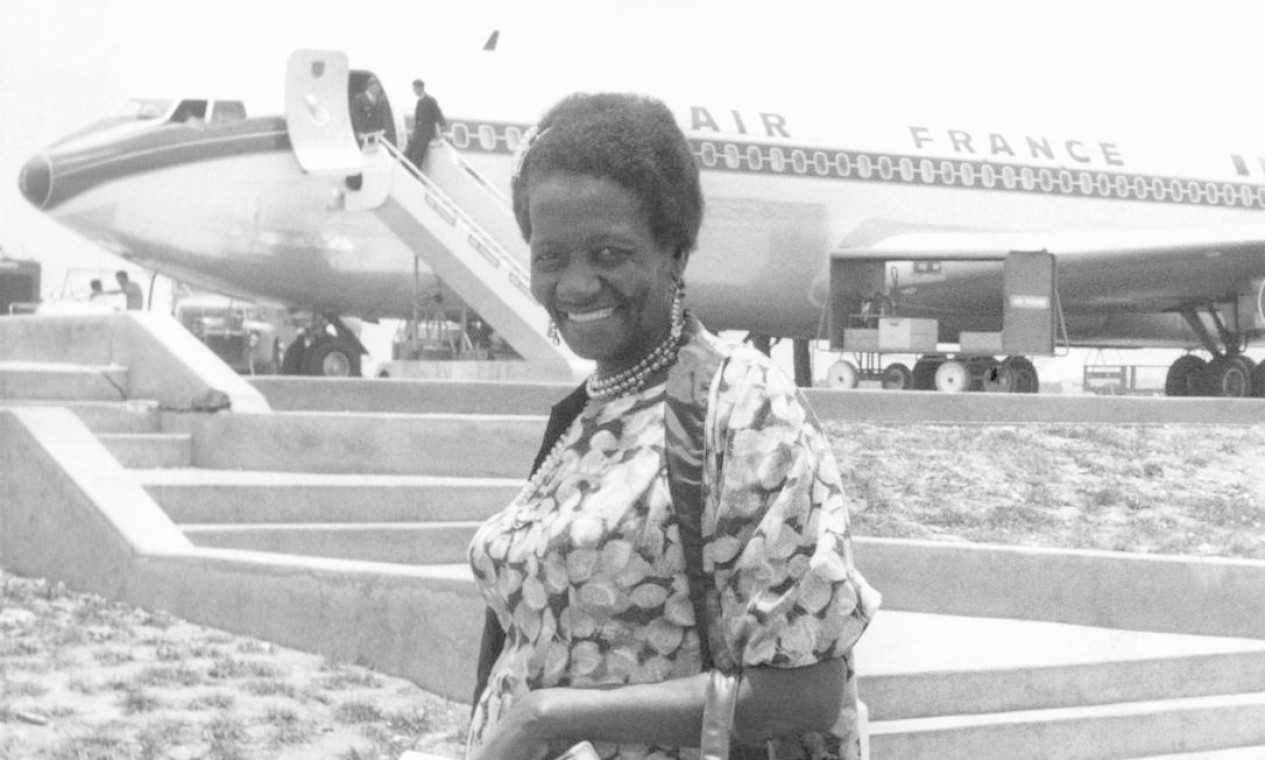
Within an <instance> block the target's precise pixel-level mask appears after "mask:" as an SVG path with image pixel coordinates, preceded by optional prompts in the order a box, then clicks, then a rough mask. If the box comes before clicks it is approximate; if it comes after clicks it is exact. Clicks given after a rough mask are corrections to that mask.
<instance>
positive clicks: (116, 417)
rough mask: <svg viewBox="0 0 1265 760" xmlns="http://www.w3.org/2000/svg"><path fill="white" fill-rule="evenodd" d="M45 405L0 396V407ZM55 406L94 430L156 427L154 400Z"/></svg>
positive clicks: (132, 430)
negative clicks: (62, 408) (63, 408)
mask: <svg viewBox="0 0 1265 760" xmlns="http://www.w3.org/2000/svg"><path fill="white" fill-rule="evenodd" d="M48 405H49V402H48V401H47V400H40V399H4V398H0V406H48ZM55 406H60V407H65V408H66V409H69V410H70V411H71V412H74V414H75V416H76V417H78V418H79V419H80V420H82V421H83V424H85V425H87V426H88V429H89V430H91V431H92V432H94V433H156V432H158V428H159V418H158V402H157V401H144V400H130V401H72V400H59V401H57V403H56V404H55Z"/></svg>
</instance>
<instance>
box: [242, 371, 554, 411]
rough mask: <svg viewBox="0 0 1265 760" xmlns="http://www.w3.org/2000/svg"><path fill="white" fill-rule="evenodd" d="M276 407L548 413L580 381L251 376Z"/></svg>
mask: <svg viewBox="0 0 1265 760" xmlns="http://www.w3.org/2000/svg"><path fill="white" fill-rule="evenodd" d="M249 382H250V384H251V385H253V386H255V388H257V389H258V390H259V392H260V393H262V394H264V397H265V398H267V399H268V404H269V405H270V406H271V407H272V408H273V409H274V410H275V411H327V412H390V413H397V414H426V413H442V414H528V415H548V414H549V408H550V407H551V406H553V405H554V404H556V403H558V402H559V401H561V400H562V399H563V398H565V397H566V395H567V394H568V393H570V392H571V390H572V389H573V388H575V384H574V383H529V382H480V381H452V380H398V379H391V380H386V381H384V380H382V379H380V378H331V377H288V376H272V375H270V376H262V375H257V376H254V377H251V378H249Z"/></svg>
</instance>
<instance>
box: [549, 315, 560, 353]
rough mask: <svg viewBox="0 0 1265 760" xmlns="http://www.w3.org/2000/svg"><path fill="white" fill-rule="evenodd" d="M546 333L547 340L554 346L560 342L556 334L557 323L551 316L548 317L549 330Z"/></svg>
mask: <svg viewBox="0 0 1265 760" xmlns="http://www.w3.org/2000/svg"><path fill="white" fill-rule="evenodd" d="M547 335H548V337H549V340H550V341H552V342H553V344H554V345H555V346H557V345H560V344H561V343H562V341H561V340H560V339H559V336H558V323H557V322H556V321H554V320H553V318H552V317H551V318H550V319H549V332H548V333H547Z"/></svg>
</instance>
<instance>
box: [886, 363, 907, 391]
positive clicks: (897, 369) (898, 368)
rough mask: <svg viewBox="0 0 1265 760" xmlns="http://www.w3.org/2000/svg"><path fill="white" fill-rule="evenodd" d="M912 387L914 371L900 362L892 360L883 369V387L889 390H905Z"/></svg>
mask: <svg viewBox="0 0 1265 760" xmlns="http://www.w3.org/2000/svg"><path fill="white" fill-rule="evenodd" d="M912 387H914V373H913V372H910V371H909V367H906V366H905V365H904V364H901V363H900V362H893V363H891V364H889V365H887V369H885V370H883V389H884V390H889V391H907V390H909V389H910V388H912Z"/></svg>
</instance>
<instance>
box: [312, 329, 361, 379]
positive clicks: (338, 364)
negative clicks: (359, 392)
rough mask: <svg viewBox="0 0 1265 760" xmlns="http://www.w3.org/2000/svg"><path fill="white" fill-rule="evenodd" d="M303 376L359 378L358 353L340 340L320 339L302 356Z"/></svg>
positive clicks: (346, 342)
mask: <svg viewBox="0 0 1265 760" xmlns="http://www.w3.org/2000/svg"><path fill="white" fill-rule="evenodd" d="M303 374H305V375H314V376H317V377H360V351H358V350H357V348H356V347H355V346H353V345H352V344H351V343H350V342H349V341H346V340H343V339H342V338H329V337H321V338H319V339H317V341H316V342H315V343H313V344H312V345H311V346H309V347H308V349H307V351H306V353H305V354H304V357H303Z"/></svg>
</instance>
